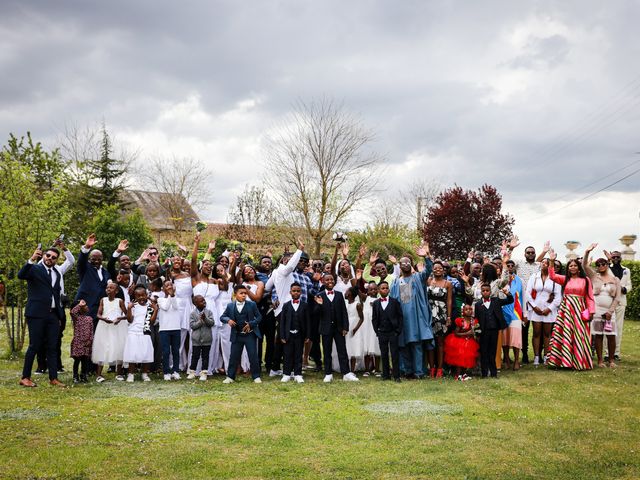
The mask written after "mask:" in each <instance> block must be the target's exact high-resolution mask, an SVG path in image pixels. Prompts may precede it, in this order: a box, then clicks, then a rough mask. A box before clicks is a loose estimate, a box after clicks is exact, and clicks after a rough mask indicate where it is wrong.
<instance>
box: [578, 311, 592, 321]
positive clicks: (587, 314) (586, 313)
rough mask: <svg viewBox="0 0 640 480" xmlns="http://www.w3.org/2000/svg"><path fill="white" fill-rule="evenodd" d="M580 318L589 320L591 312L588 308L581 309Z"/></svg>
mask: <svg viewBox="0 0 640 480" xmlns="http://www.w3.org/2000/svg"><path fill="white" fill-rule="evenodd" d="M580 318H582V320H584V321H585V322H588V321H589V320H591V313H590V312H589V309H588V308H585V309H584V310H582V312H580Z"/></svg>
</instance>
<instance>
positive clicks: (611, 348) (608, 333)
mask: <svg viewBox="0 0 640 480" xmlns="http://www.w3.org/2000/svg"><path fill="white" fill-rule="evenodd" d="M596 246H597V243H592V244H591V246H590V247H589V248H587V251H586V252H585V255H584V257H583V258H582V266H583V268H584V271H585V273H586V274H587V276H588V277H589V279H590V280H591V282H592V284H593V296H594V299H595V301H596V313H595V315H594V316H593V320H591V337H592V338H593V339H594V340H595V344H596V355H597V356H598V366H599V367H604V366H605V364H604V361H603V358H602V357H603V353H602V350H603V343H604V337H606V338H607V350H608V353H609V367H612V368H613V367H615V366H616V364H615V362H614V358H613V357H614V355H615V350H616V307H617V306H618V304H619V303H620V297H621V295H622V288H621V287H620V279H619V278H618V277H616V276H615V275H614V274H613V272H612V271H611V269H610V268H609V261H608V260H607V259H606V258H598V259H597V260H596V270H595V271H594V270H593V269H592V268H591V266H589V258H588V257H589V253H591V251H592V250H593V249H594V248H595V247H596Z"/></svg>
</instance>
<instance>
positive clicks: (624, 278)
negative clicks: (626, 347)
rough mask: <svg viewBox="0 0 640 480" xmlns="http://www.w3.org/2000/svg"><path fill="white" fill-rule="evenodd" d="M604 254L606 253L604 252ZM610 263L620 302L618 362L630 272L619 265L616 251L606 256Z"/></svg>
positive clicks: (618, 255) (618, 312)
mask: <svg viewBox="0 0 640 480" xmlns="http://www.w3.org/2000/svg"><path fill="white" fill-rule="evenodd" d="M605 254H606V252H605ZM607 256H608V257H609V260H610V261H611V271H612V272H613V274H614V275H615V276H616V277H618V278H619V279H620V292H621V295H620V302H619V303H618V306H617V307H616V353H615V355H614V357H613V358H614V359H615V360H620V342H621V341H622V326H623V325H624V311H625V309H626V308H627V293H629V292H630V291H631V272H630V271H629V269H628V268H626V267H623V266H622V265H620V260H621V259H622V256H621V255H620V252H618V251H617V250H615V251H613V252H611V253H610V254H608V255H607Z"/></svg>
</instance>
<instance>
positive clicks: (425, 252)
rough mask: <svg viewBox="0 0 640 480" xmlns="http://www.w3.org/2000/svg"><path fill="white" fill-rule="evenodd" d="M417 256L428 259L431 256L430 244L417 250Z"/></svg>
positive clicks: (425, 244) (423, 245) (424, 244)
mask: <svg viewBox="0 0 640 480" xmlns="http://www.w3.org/2000/svg"><path fill="white" fill-rule="evenodd" d="M416 255H418V256H420V257H428V256H429V244H428V243H423V244H422V245H421V246H420V247H418V248H416Z"/></svg>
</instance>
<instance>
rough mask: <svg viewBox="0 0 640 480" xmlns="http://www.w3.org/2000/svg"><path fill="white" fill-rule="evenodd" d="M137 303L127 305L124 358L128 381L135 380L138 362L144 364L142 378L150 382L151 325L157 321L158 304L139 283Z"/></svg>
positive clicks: (136, 295) (151, 354)
mask: <svg viewBox="0 0 640 480" xmlns="http://www.w3.org/2000/svg"><path fill="white" fill-rule="evenodd" d="M134 296H135V303H130V304H129V306H128V307H127V321H128V322H129V329H128V331H127V342H126V343H125V345H124V354H123V360H124V363H125V364H128V368H129V374H128V375H127V382H133V378H134V377H133V375H134V371H135V369H136V366H137V364H139V363H141V364H142V380H143V381H145V382H150V381H151V378H149V368H150V366H151V364H152V363H153V342H152V341H151V325H152V324H153V323H154V322H155V321H156V316H157V315H158V305H157V304H155V303H151V302H150V301H149V299H148V297H147V290H146V288H144V287H143V286H142V285H138V286H137V287H136V289H135V291H134Z"/></svg>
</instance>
